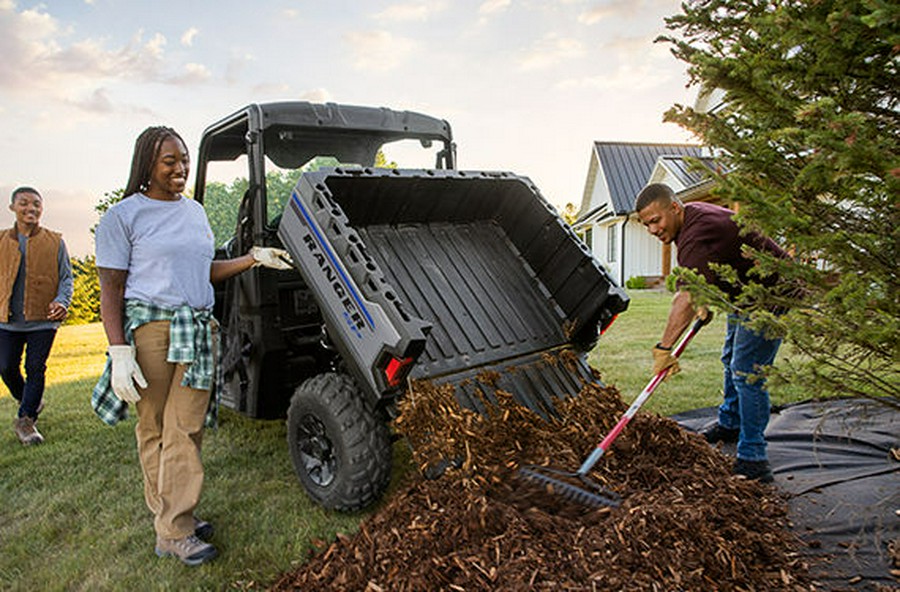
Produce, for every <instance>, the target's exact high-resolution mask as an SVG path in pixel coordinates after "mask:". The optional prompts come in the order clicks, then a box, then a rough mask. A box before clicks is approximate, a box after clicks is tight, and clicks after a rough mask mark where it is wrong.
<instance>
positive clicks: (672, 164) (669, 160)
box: [659, 155, 721, 188]
mask: <svg viewBox="0 0 900 592" xmlns="http://www.w3.org/2000/svg"><path fill="white" fill-rule="evenodd" d="M692 158H694V157H692ZM659 159H660V160H661V161H662V162H663V164H665V166H666V168H667V169H668V170H669V171H670V172H671V173H672V174H673V175H675V178H677V179H678V180H679V181H680V182H681V184H682V185H684V187H685V188H689V187H693V186H694V185H698V184H700V183H703V182H704V181H708V180H709V179H710V177H711V176H712V173H715V172H717V171H719V170H720V166H721V165H720V164H719V163H717V162H716V159H714V158H712V157H711V156H703V157H700V158H697V160H698V161H699V163H700V164H701V165H702V166H703V167H704V168H702V169H698V168H696V167H695V166H694V163H692V162H688V160H687V158H686V157H684V156H669V155H667V156H660V157H659Z"/></svg>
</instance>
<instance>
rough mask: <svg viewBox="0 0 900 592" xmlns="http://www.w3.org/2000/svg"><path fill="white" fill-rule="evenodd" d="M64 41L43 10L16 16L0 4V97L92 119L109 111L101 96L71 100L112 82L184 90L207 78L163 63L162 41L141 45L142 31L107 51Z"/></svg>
mask: <svg viewBox="0 0 900 592" xmlns="http://www.w3.org/2000/svg"><path fill="white" fill-rule="evenodd" d="M69 35H71V31H68V30H65V29H64V28H63V27H62V26H61V25H60V22H59V21H58V20H57V19H55V18H54V17H53V16H51V15H50V14H49V13H47V12H45V11H44V9H43V8H41V7H39V8H35V9H30V10H23V11H21V12H17V11H16V8H15V4H14V3H13V2H12V1H11V0H0V55H2V56H3V59H2V60H0V95H8V96H12V97H19V98H24V100H32V99H31V98H32V97H34V96H40V97H41V99H42V100H45V101H50V102H53V101H56V102H57V103H62V104H68V105H79V104H80V105H83V106H84V107H85V108H86V109H87V110H88V111H89V112H93V113H97V112H99V111H100V110H102V109H108V108H110V107H112V105H111V103H106V102H104V100H103V95H102V93H101V94H93V95H92V96H91V98H89V99H80V100H72V98H71V97H72V96H75V95H77V94H78V93H79V92H83V91H85V90H87V89H89V90H90V92H92V93H93V92H95V90H94V89H97V88H101V87H108V86H110V85H111V84H114V83H115V82H117V81H121V82H125V83H128V84H131V83H133V82H135V81H137V82H145V81H149V82H158V83H162V84H171V85H186V84H197V83H200V82H204V81H206V80H208V79H209V78H210V73H209V71H208V70H207V69H206V68H205V67H204V66H202V65H200V64H192V63H188V64H178V63H177V62H176V63H173V60H168V59H167V58H166V53H165V49H166V44H167V41H166V38H165V37H164V36H163V35H161V34H160V33H154V34H152V35H150V36H149V38H147V39H145V38H144V33H143V31H138V32H137V33H135V35H134V36H133V37H132V38H131V40H129V42H128V43H126V44H125V45H123V46H120V47H112V48H110V47H107V46H106V44H105V42H104V41H102V40H100V39H95V38H82V39H76V40H73V41H71V42H68V43H66V39H67V38H68V36H69ZM107 101H108V96H107Z"/></svg>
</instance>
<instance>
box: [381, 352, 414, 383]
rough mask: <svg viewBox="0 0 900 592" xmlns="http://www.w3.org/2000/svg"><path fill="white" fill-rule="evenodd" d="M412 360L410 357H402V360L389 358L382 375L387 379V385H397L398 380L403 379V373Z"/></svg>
mask: <svg viewBox="0 0 900 592" xmlns="http://www.w3.org/2000/svg"><path fill="white" fill-rule="evenodd" d="M412 361H413V360H412V358H403V359H402V360H398V359H397V358H391V361H390V362H388V365H387V368H385V369H384V377H385V378H386V379H387V383H388V386H399V384H400V382H401V381H402V380H403V375H404V374H405V373H406V372H405V370H406V367H407V366H409V365H410V364H411V363H412Z"/></svg>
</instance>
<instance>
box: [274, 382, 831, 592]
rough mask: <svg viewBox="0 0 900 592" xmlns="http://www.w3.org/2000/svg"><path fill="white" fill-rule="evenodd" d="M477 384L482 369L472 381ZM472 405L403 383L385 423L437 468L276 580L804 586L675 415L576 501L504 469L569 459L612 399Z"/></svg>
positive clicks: (717, 462) (596, 393)
mask: <svg viewBox="0 0 900 592" xmlns="http://www.w3.org/2000/svg"><path fill="white" fill-rule="evenodd" d="M481 379H482V382H484V381H485V380H486V379H489V377H481ZM496 396H497V398H498V401H499V404H498V405H496V406H494V407H492V408H491V415H490V416H489V417H483V416H480V415H477V414H475V413H472V412H469V411H464V410H460V409H459V407H458V406H457V404H456V402H455V400H454V398H453V395H452V389H450V388H449V387H436V386H434V385H432V384H430V383H417V384H414V385H413V388H412V389H411V391H410V392H409V394H408V395H407V397H406V398H405V399H404V402H403V403H402V408H401V416H400V418H399V419H398V420H397V422H396V429H397V430H398V432H400V433H401V434H403V435H404V436H406V438H407V439H408V440H409V441H410V443H411V445H412V446H413V450H414V457H413V458H414V459H415V461H416V462H417V463H418V464H419V465H420V466H421V467H422V468H423V469H424V468H426V467H427V466H429V465H434V464H435V463H439V462H441V459H455V460H456V461H457V463H456V464H457V465H459V466H458V468H450V469H448V470H447V471H446V472H445V473H444V475H443V476H442V477H441V478H440V479H437V480H425V479H423V478H422V477H421V476H420V475H418V474H417V475H413V476H411V477H410V479H409V482H408V483H406V484H404V486H403V487H402V488H401V490H400V491H399V492H398V493H396V494H394V495H393V496H392V497H391V498H390V499H389V500H387V501H386V502H385V504H384V506H383V507H381V508H380V509H379V510H378V511H377V512H376V513H374V514H373V515H371V516H370V517H369V518H367V519H366V520H365V521H364V522H363V523H362V524H361V525H360V528H359V532H358V533H356V534H355V535H354V536H350V537H347V536H343V535H338V537H337V540H335V541H334V542H332V543H331V544H330V545H328V544H325V548H324V549H321V550H320V551H319V552H318V553H317V554H315V555H313V556H312V557H311V558H310V559H309V560H308V561H307V562H306V563H305V564H304V565H303V566H302V568H301V569H300V570H299V571H297V572H294V573H290V574H286V575H284V576H283V577H282V578H281V579H280V580H279V581H278V582H277V583H276V584H275V586H274V589H275V590H360V591H363V590H365V591H380V590H384V591H392V592H393V591H421V590H458V591H463V590H465V591H478V590H485V591H487V590H600V589H604V590H660V591H676V590H791V591H794V590H797V591H799V590H814V589H815V587H814V586H813V584H812V583H811V582H810V579H809V576H808V572H807V566H806V565H805V564H804V562H803V561H802V560H801V559H800V558H799V556H798V555H797V553H796V549H797V547H798V542H797V540H796V539H795V537H794V536H793V535H792V534H790V533H789V532H788V530H787V517H786V515H787V506H786V503H785V501H784V500H783V499H782V498H781V497H780V496H779V495H778V493H777V491H776V490H775V489H774V488H771V487H767V486H764V485H760V484H758V483H756V482H750V481H746V480H744V479H740V478H737V477H733V476H731V474H730V467H731V462H732V461H731V460H730V459H729V458H728V457H726V456H725V455H723V454H722V453H720V452H719V451H717V450H715V449H713V448H711V447H710V446H709V445H708V444H707V443H706V442H705V441H704V440H703V439H702V438H701V437H700V436H697V435H695V434H691V433H688V432H687V431H685V430H683V429H682V428H680V427H679V426H678V425H677V424H676V423H675V422H673V421H671V420H669V419H666V418H662V417H658V416H655V415H652V414H644V413H639V414H638V415H637V416H636V417H635V418H634V419H633V420H632V422H631V423H630V424H629V425H628V427H627V428H626V429H625V431H624V432H623V433H622V434H621V435H620V436H619V437H618V439H617V440H616V442H615V444H614V445H613V447H612V450H611V451H610V452H609V453H608V454H607V455H606V456H604V457H603V458H602V459H601V460H600V462H599V463H598V464H597V466H596V467H595V468H594V470H593V471H592V472H591V475H590V476H591V479H592V480H594V481H597V482H598V483H600V484H601V485H602V486H603V487H605V488H608V489H609V490H613V491H615V492H616V493H618V494H619V495H621V497H622V503H621V505H620V506H619V507H615V508H608V507H604V508H601V509H588V508H584V507H582V506H578V505H574V504H572V503H569V502H568V500H566V499H565V498H563V497H561V496H559V495H558V494H557V495H554V494H553V493H552V492H548V491H545V490H543V489H541V488H540V487H538V486H535V485H533V484H531V483H529V482H527V481H524V480H522V479H521V478H519V477H518V472H517V471H518V468H519V467H520V466H522V465H528V464H538V465H548V466H552V467H557V468H560V469H563V470H568V471H576V470H577V469H578V467H579V466H580V465H581V463H582V462H583V460H584V458H585V456H586V455H587V454H588V453H589V452H590V451H591V450H592V449H593V448H594V447H595V446H596V443H597V442H599V441H600V440H601V439H602V437H603V436H604V435H605V434H606V433H607V432H608V431H609V430H610V429H611V428H612V427H613V426H614V425H615V423H616V422H617V421H618V419H619V418H620V417H621V415H622V413H623V412H624V411H625V409H626V405H625V404H624V403H623V401H622V399H621V398H620V396H619V394H618V393H617V392H616V391H615V390H614V389H606V388H601V387H599V386H597V385H588V386H585V387H584V388H583V389H582V391H581V393H579V395H578V396H577V397H573V398H569V399H566V400H562V401H558V402H557V408H558V410H559V412H560V419H558V420H554V421H550V422H547V421H544V420H543V419H541V418H540V417H538V416H537V415H535V414H534V413H532V412H530V411H528V410H527V409H525V408H524V407H522V406H520V405H517V404H515V403H514V402H513V401H512V396H511V395H510V394H508V393H505V392H502V391H497V392H496Z"/></svg>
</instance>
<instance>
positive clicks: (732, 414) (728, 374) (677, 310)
mask: <svg viewBox="0 0 900 592" xmlns="http://www.w3.org/2000/svg"><path fill="white" fill-rule="evenodd" d="M635 210H636V211H637V214H638V217H640V219H641V222H642V223H643V224H644V226H645V227H646V228H647V230H648V231H649V232H650V234H652V235H653V236H655V237H656V238H658V239H659V240H661V241H662V242H664V243H666V244H671V243H674V244H675V247H676V248H677V251H678V265H680V266H681V267H685V268H689V269H693V270H694V271H696V272H697V273H699V274H700V275H702V276H703V277H704V278H706V281H707V282H708V283H710V284H714V285H716V286H718V287H719V288H720V289H721V290H722V291H723V292H725V294H726V295H728V297H729V298H731V299H732V300H733V299H734V298H735V297H736V296H737V295H738V294H740V291H741V289H740V287H739V286H736V285H733V284H731V283H729V282H727V281H725V280H724V279H722V278H720V277H719V275H718V274H717V273H716V272H715V271H714V270H713V269H711V268H710V264H711V263H714V264H719V265H727V266H729V267H731V268H733V269H734V270H735V271H736V272H737V276H738V279H739V280H740V282H739V283H741V284H744V283H747V282H748V281H749V280H750V277H749V274H748V272H749V271H750V269H751V268H752V267H753V265H754V263H753V261H752V260H751V259H748V258H747V257H745V256H744V254H743V252H742V248H743V246H744V245H749V246H750V247H753V248H754V249H757V250H764V251H768V252H771V253H774V254H776V255H778V256H779V257H787V256H788V255H787V253H786V252H785V251H784V250H783V249H781V248H780V247H779V246H778V245H777V244H775V242H774V241H772V240H771V239H769V238H766V237H764V236H762V235H760V234H759V233H755V232H750V233H746V234H741V231H740V228H739V227H738V225H737V223H736V222H735V221H734V219H733V215H734V212H732V211H731V210H729V209H727V208H723V207H720V206H717V205H713V204H708V203H699V202H698V203H689V204H682V203H681V201H680V200H679V199H678V198H677V197H676V196H675V193H674V192H673V191H672V189H671V188H670V187H669V186H668V185H664V184H662V183H654V184H652V185H648V186H647V187H645V188H644V189H643V190H642V191H641V192H640V194H638V197H637V200H636V202H635ZM753 280H754V281H757V282H759V281H762V283H763V284H766V285H774V284H775V282H777V281H778V278H777V277H772V276H770V277H766V278H764V279H762V280H760V278H759V277H754V278H753ZM697 314H698V311H697V310H696V308H695V307H694V304H693V302H692V300H691V295H690V293H688V292H686V291H683V290H681V289H679V290H678V292H676V294H675V297H674V299H673V301H672V307H671V309H670V311H669V319H668V322H667V323H666V328H665V330H664V331H663V335H662V339H660V341H659V343H657V344H656V346H654V348H653V360H654V362H653V373H654V375H656V374H657V373H658V372H660V371H662V370H665V369H668V370H669V372H668V374H667V376H671V375H672V374H674V373H676V372H677V371H678V362H677V360H676V359H675V358H674V357H673V356H672V354H671V350H672V346H673V345H674V344H675V342H676V341H678V338H679V337H680V336H681V334H682V333H684V331H685V329H687V327H688V325H690V323H691V321H692V320H693V318H694V317H695V316H696V315H697ZM780 345H781V339H766V338H765V337H764V336H763V335H761V334H760V333H758V332H755V331H751V330H750V329H749V328H747V327H746V326H744V325H743V324H742V319H741V317H740V316H739V315H737V314H729V315H728V325H727V331H726V334H725V345H724V347H723V348H722V364H723V365H724V367H725V382H724V400H723V402H722V404H721V405H720V406H719V413H718V422H717V423H716V425H715V426H714V427H712V428H711V429H709V430H707V431H706V432H704V436H705V437H706V439H707V440H708V441H709V442H719V441H724V442H737V460H736V461H735V464H734V472H735V473H736V474H739V475H744V476H745V477H747V478H749V479H758V480H759V481H761V482H763V483H771V482H772V481H773V480H774V476H773V475H772V470H771V468H770V467H769V461H768V457H767V455H766V440H765V430H766V426H767V425H768V423H769V392H768V391H767V390H766V388H765V380H764V379H763V377H762V375H761V374H760V371H761V370H762V369H764V368H765V367H766V366H770V365H771V364H772V362H773V361H774V360H775V355H776V354H777V353H778V348H779V346H780Z"/></svg>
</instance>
